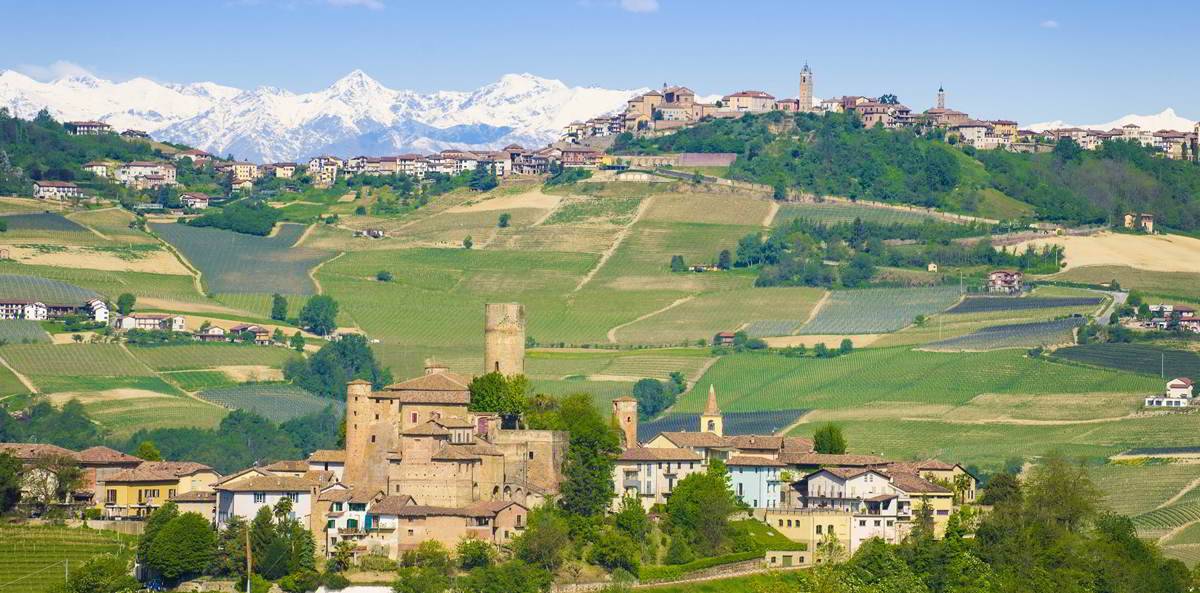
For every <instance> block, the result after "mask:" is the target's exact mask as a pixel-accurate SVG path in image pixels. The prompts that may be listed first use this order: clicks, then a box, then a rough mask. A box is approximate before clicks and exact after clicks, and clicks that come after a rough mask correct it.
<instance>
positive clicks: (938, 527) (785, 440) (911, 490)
mask: <svg viewBox="0 0 1200 593" xmlns="http://www.w3.org/2000/svg"><path fill="white" fill-rule="evenodd" d="M637 405H638V404H637V400H635V399H634V398H632V397H620V398H617V399H615V400H613V410H612V413H613V417H614V418H615V419H616V422H617V425H618V427H619V428H620V429H621V431H622V434H623V438H624V442H625V443H626V447H625V449H624V451H623V452H622V453H621V454H620V456H618V457H617V463H616V467H615V469H614V470H613V489H614V491H615V492H616V493H617V494H618V498H617V499H616V500H615V501H614V503H613V504H614V510H615V509H616V508H617V507H618V506H619V505H620V504H621V498H622V497H635V498H637V499H638V500H640V501H641V503H642V506H643V507H645V508H646V509H647V510H649V509H650V508H652V507H653V506H654V505H658V504H664V503H665V502H666V501H667V498H668V497H669V496H670V495H671V492H672V491H673V490H674V488H675V486H676V485H677V484H678V483H679V481H680V480H682V479H684V478H686V477H687V476H689V475H691V474H694V473H700V472H705V471H707V469H708V465H709V463H710V462H712V461H714V460H721V461H722V462H723V463H724V464H725V465H726V467H727V468H728V471H729V478H730V487H731V488H732V490H733V493H734V495H735V496H737V497H738V499H740V500H741V501H742V502H743V503H744V504H746V505H747V507H749V508H750V509H751V512H752V514H753V516H754V517H755V518H757V519H759V520H762V521H765V522H767V523H768V524H770V525H771V526H772V527H774V528H776V529H777V530H779V532H780V533H782V534H784V535H785V536H787V537H788V538H790V539H792V540H793V541H796V542H802V543H807V544H808V546H807V548H808V550H810V551H811V550H815V549H816V547H817V544H818V543H820V542H821V540H822V539H823V538H824V537H825V536H827V535H828V534H831V533H832V534H834V535H836V536H837V538H838V540H839V541H841V542H844V543H845V544H846V545H847V547H848V548H849V550H850V551H851V552H853V551H854V550H855V549H857V548H858V546H859V545H860V544H861V543H862V542H864V541H866V540H867V539H870V538H872V537H879V538H882V539H883V540H885V541H888V542H893V543H894V542H898V541H900V540H902V539H903V538H904V537H905V536H906V535H907V534H908V533H909V532H910V531H911V530H912V528H913V526H914V524H915V522H916V521H918V520H919V519H920V517H921V516H922V514H927V516H928V517H930V518H931V519H932V522H933V525H934V529H935V532H936V533H937V534H938V535H939V536H940V535H941V534H942V533H944V531H945V527H946V522H947V521H948V520H949V518H950V515H951V513H953V511H954V510H955V509H956V508H957V507H958V506H960V505H963V504H967V503H971V502H973V501H974V500H975V494H976V487H977V481H976V479H975V477H974V476H972V475H971V474H970V473H969V472H967V471H966V470H965V469H964V468H963V467H962V466H960V465H957V464H950V463H945V462H942V461H938V460H927V461H921V462H897V461H891V460H887V459H884V458H881V457H877V456H874V455H848V454H823V453H817V452H815V451H814V450H813V442H812V441H811V440H809V439H805V438H800V437H786V436H776V435H727V434H725V433H724V419H723V415H722V413H721V410H720V408H719V407H718V405H717V399H716V393H715V391H713V389H712V388H711V387H710V389H709V393H708V400H707V404H706V406H705V408H704V411H703V412H702V413H701V414H700V416H699V419H698V426H697V430H695V431H674V432H662V433H659V434H656V435H653V436H651V437H649V438H648V439H645V440H642V441H639V437H638V414H637ZM791 560H792V561H793V562H794V563H795V564H797V565H803V564H807V563H811V562H812V558H811V554H809V555H808V556H807V557H806V556H805V555H804V554H798V555H795V556H794V557H792V558H791Z"/></svg>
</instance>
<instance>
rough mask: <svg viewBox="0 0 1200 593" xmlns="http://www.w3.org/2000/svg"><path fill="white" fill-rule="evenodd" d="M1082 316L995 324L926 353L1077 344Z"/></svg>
mask: <svg viewBox="0 0 1200 593" xmlns="http://www.w3.org/2000/svg"><path fill="white" fill-rule="evenodd" d="M1085 323H1086V320H1085V319H1084V318H1082V317H1068V318H1066V319H1055V320H1052V321H1035V322H1033V323H1015V324H1008V325H995V326H992V327H987V328H983V329H980V330H977V331H974V332H971V333H969V334H966V335H963V336H958V337H955V338H950V339H946V340H941V341H938V342H932V343H930V344H926V345H925V346H924V348H925V349H927V350H937V351H941V352H953V351H958V350H997V349H1000V348H1032V347H1035V346H1053V345H1056V344H1074V343H1075V334H1074V331H1075V329H1076V328H1078V327H1081V326H1083V325H1084V324H1085Z"/></svg>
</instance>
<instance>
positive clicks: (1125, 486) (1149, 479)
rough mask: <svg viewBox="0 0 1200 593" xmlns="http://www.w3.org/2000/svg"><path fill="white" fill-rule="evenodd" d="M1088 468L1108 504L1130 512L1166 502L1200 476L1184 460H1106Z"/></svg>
mask: <svg viewBox="0 0 1200 593" xmlns="http://www.w3.org/2000/svg"><path fill="white" fill-rule="evenodd" d="M1089 471H1090V473H1091V475H1092V480H1094V481H1095V483H1096V485H1097V486H1099V487H1100V489H1101V491H1103V493H1104V502H1105V504H1106V505H1107V506H1108V508H1109V509H1111V510H1112V511H1113V512H1115V513H1120V514H1122V515H1130V516H1134V515H1139V514H1141V513H1145V512H1147V511H1149V510H1151V509H1153V508H1155V507H1157V506H1159V505H1161V504H1163V503H1165V502H1167V501H1168V500H1170V499H1171V497H1172V496H1175V495H1176V494H1178V493H1179V492H1180V491H1182V490H1183V489H1184V488H1187V487H1188V486H1189V485H1190V484H1191V483H1192V481H1193V480H1195V479H1196V478H1198V477H1200V472H1197V467H1196V466H1195V465H1190V464H1185V463H1157V464H1132V463H1109V464H1105V465H1102V466H1099V467H1093V468H1090V470H1089Z"/></svg>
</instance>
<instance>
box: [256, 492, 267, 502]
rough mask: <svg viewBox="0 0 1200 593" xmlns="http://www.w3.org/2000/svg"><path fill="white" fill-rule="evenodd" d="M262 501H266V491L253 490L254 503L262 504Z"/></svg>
mask: <svg viewBox="0 0 1200 593" xmlns="http://www.w3.org/2000/svg"><path fill="white" fill-rule="evenodd" d="M264 502H267V493H266V492H255V493H254V503H255V504H262V503H264Z"/></svg>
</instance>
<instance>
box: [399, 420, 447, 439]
mask: <svg viewBox="0 0 1200 593" xmlns="http://www.w3.org/2000/svg"><path fill="white" fill-rule="evenodd" d="M400 434H401V435H403V436H406V437H437V436H443V437H444V436H450V431H448V430H446V429H445V428H442V427H441V426H440V425H439V424H438V423H436V422H434V421H433V420H429V421H427V422H425V423H423V424H418V425H416V426H414V427H412V428H407V429H405V430H402V431H400Z"/></svg>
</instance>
